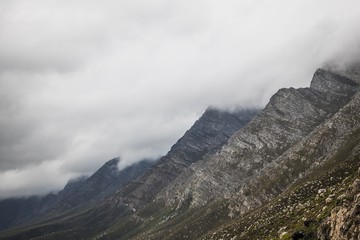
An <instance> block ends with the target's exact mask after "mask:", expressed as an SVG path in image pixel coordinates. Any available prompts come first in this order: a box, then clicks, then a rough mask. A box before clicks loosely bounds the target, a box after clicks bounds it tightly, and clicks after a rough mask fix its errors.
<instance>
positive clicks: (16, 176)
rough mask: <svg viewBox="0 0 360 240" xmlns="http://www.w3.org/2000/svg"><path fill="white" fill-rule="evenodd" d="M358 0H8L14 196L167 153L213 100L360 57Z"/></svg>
mask: <svg viewBox="0 0 360 240" xmlns="http://www.w3.org/2000/svg"><path fill="white" fill-rule="evenodd" d="M359 25H360V2H359V1H357V0H345V1H341V2H339V1H335V0H330V1H329V0H327V1H325V0H320V1H316V2H314V1H310V0H305V1H304V0H296V1H285V0H274V1H264V0H259V1H248V0H241V1H235V0H234V1H232V0H231V1H226V2H224V1H222V2H221V1H215V0H200V1H165V0H155V1H145V0H131V1H115V0H109V1H105V2H104V1H100V0H90V1H89V0H86V1H85V0H75V1H60V0H36V1H25V0H14V1H1V0H0V198H3V197H8V196H20V195H30V194H38V193H45V192H47V191H50V190H54V189H59V188H61V187H62V186H63V185H64V184H65V183H66V181H67V180H68V179H69V178H72V177H76V176H79V175H82V174H90V173H91V172H93V171H94V170H95V169H97V168H98V167H99V166H101V165H102V163H103V162H104V161H106V160H108V159H111V158H113V157H116V156H121V157H122V162H121V166H120V167H123V166H126V165H127V164H130V163H131V162H134V161H138V160H140V159H142V158H145V157H150V158H151V157H152V158H155V157H158V156H160V155H163V154H165V153H166V152H167V151H168V150H169V148H170V146H171V145H172V144H173V143H174V142H175V141H176V140H177V139H178V138H179V137H180V136H181V135H182V134H183V133H184V132H185V130H186V129H188V128H189V127H190V126H191V125H192V123H193V122H194V121H195V120H196V119H197V118H198V117H199V116H200V114H201V113H202V111H203V110H204V109H205V108H206V107H207V106H209V105H212V106H218V107H233V106H235V105H240V106H263V105H264V104H266V102H267V101H268V99H269V97H270V96H271V95H272V94H273V93H274V92H275V91H276V90H277V89H278V88H281V87H289V86H293V87H302V86H308V85H309V81H310V79H311V76H312V74H313V72H314V70H315V69H316V68H317V67H320V66H322V65H324V64H326V63H332V64H333V63H334V62H336V64H337V65H338V66H339V67H342V66H343V65H346V64H348V63H351V62H354V61H358V60H359V59H358V58H359V56H360V54H359V53H360V32H359V31H357V30H358V29H359V27H360V26H359Z"/></svg>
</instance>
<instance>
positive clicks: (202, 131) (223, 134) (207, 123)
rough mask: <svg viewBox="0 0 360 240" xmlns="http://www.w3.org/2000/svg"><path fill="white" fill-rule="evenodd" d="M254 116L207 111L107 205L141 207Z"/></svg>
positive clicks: (251, 111)
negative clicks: (164, 153) (152, 164)
mask: <svg viewBox="0 0 360 240" xmlns="http://www.w3.org/2000/svg"><path fill="white" fill-rule="evenodd" d="M257 112H258V111H257V110H239V111H237V112H233V113H231V112H226V111H219V110H215V109H212V108H209V109H207V110H206V111H205V113H204V114H203V115H202V116H201V118H200V119H199V120H198V121H196V122H195V123H194V125H193V126H192V127H191V128H190V129H189V130H188V131H187V132H186V133H185V134H184V136H183V137H182V138H180V139H179V140H178V141H177V143H175V144H174V145H173V146H172V147H171V149H170V151H169V152H168V153H167V154H166V155H165V156H164V157H162V158H161V159H160V160H159V162H157V164H156V165H154V166H153V167H152V168H151V169H150V170H149V171H147V172H146V173H145V174H144V175H142V176H140V177H139V178H137V179H136V180H135V181H132V182H131V183H129V184H128V185H127V186H125V187H124V189H122V190H121V191H119V193H118V194H116V195H114V196H113V197H112V198H111V199H110V200H109V204H113V203H114V202H115V203H116V204H117V205H122V204H126V205H127V206H130V207H131V208H139V207H143V206H145V205H146V204H148V203H149V202H151V201H152V200H153V199H154V197H155V196H156V195H157V194H158V192H159V191H160V190H161V189H163V188H164V187H165V186H167V185H168V184H169V183H170V182H172V181H173V180H174V179H175V178H176V177H177V176H178V175H179V174H180V173H181V172H182V171H183V170H184V169H186V168H188V167H189V166H190V165H191V164H193V163H195V162H197V161H199V160H201V159H202V158H204V157H205V156H207V155H211V154H214V153H215V152H217V151H219V150H220V149H221V147H222V146H223V145H224V144H225V143H227V141H228V139H229V138H230V137H231V136H232V134H233V133H234V132H236V131H237V130H238V129H240V128H241V127H243V126H245V125H246V124H247V123H248V122H249V121H250V120H251V119H252V118H253V117H254V116H255V115H256V114H257Z"/></svg>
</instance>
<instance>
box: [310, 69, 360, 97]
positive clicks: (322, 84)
mask: <svg viewBox="0 0 360 240" xmlns="http://www.w3.org/2000/svg"><path fill="white" fill-rule="evenodd" d="M356 86H357V83H355V82H354V81H353V80H351V79H350V78H347V77H345V76H341V75H338V74H336V73H333V72H330V71H326V70H324V69H321V68H320V69H317V70H316V72H315V73H314V76H313V79H312V81H311V84H310V88H312V89H315V90H317V91H320V92H332V93H337V94H341V95H346V94H348V93H349V92H354V87H356Z"/></svg>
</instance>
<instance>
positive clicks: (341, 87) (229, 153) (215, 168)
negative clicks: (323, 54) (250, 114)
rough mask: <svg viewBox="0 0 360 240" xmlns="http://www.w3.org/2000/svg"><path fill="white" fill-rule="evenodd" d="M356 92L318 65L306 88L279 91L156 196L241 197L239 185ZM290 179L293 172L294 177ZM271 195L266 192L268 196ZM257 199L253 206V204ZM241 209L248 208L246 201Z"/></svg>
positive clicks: (198, 200)
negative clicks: (224, 142)
mask: <svg viewBox="0 0 360 240" xmlns="http://www.w3.org/2000/svg"><path fill="white" fill-rule="evenodd" d="M356 90H357V84H356V83H354V82H353V81H351V80H350V79H348V78H346V77H343V76H340V75H337V74H335V73H332V72H327V71H324V70H322V69H319V70H317V71H316V73H315V74H314V77H313V80H312V83H311V87H310V88H301V89H294V88H290V89H280V90H279V91H278V92H277V93H276V94H275V95H274V96H273V97H272V98H271V99H270V102H269V103H268V105H267V106H266V107H265V109H264V110H263V111H262V112H261V113H259V114H258V115H257V117H256V118H254V119H253V120H252V121H251V122H250V123H249V124H248V125H246V126H245V127H244V128H242V129H240V130H239V131H237V132H236V133H235V134H234V135H233V136H232V137H231V138H230V140H229V143H228V144H227V145H225V146H224V147H223V148H222V150H221V152H220V153H218V154H216V155H215V156H212V157H209V159H206V160H204V161H199V162H197V163H194V164H193V165H191V166H190V167H189V168H188V169H187V170H186V171H185V172H184V173H183V174H181V175H180V176H179V177H178V179H177V180H176V181H174V183H173V184H171V185H170V186H169V187H168V188H167V189H165V190H164V191H163V193H162V194H161V195H160V196H159V197H158V199H159V200H163V201H165V202H166V203H167V204H168V205H172V204H174V203H178V204H179V206H180V205H181V204H182V202H185V201H187V200H188V199H191V205H192V206H202V205H205V204H206V203H208V202H209V201H211V200H216V199H223V198H225V199H232V198H233V197H234V196H236V195H238V194H241V195H247V194H248V193H247V191H246V189H244V188H243V186H244V184H245V183H246V182H247V181H248V180H249V179H255V178H256V176H258V175H259V174H260V172H261V170H262V169H264V168H265V167H266V166H268V165H269V164H270V163H272V162H273V161H274V160H276V159H277V158H278V157H279V156H281V155H282V154H283V153H285V152H286V151H287V150H288V149H289V148H290V147H292V146H294V145H295V144H296V143H298V142H299V141H301V140H302V139H303V138H304V137H306V136H307V135H308V134H309V133H310V132H311V131H313V130H314V129H315V128H316V127H317V126H319V125H320V124H321V123H323V122H324V121H325V120H326V119H329V118H330V117H331V116H333V114H335V113H336V112H337V111H338V110H339V109H340V108H341V107H342V106H344V105H345V104H346V103H347V102H348V101H349V100H350V99H351V97H352V96H353V95H354V93H355V92H356ZM294 178H295V176H294ZM270 197H271V196H270V195H269V198H270ZM260 203H261V201H260V200H256V201H255V204H256V205H259V204H260ZM243 204H244V205H245V208H248V209H250V206H248V205H249V204H248V203H247V202H245V201H244V202H243Z"/></svg>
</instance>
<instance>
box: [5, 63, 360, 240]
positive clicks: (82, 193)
mask: <svg viewBox="0 0 360 240" xmlns="http://www.w3.org/2000/svg"><path fill="white" fill-rule="evenodd" d="M359 76H360V68H359V67H358V66H357V65H356V66H351V67H348V68H347V69H345V70H341V71H340V70H336V69H331V68H328V69H318V70H316V72H315V73H314V75H313V78H312V80H311V83H310V86H309V87H307V88H299V89H294V88H286V89H285V88H284V89H280V90H278V91H277V92H276V93H275V94H274V95H273V96H272V97H271V99H270V101H269V103H268V104H267V105H266V106H265V107H264V108H263V109H251V108H249V109H238V110H233V111H229V110H220V109H216V108H208V109H207V110H206V111H205V112H204V114H203V115H202V116H201V117H200V118H199V120H197V121H196V122H195V123H194V125H193V126H192V127H191V128H190V129H189V130H188V131H187V132H186V133H185V134H184V135H183V137H182V138H180V139H179V140H178V141H177V142H176V143H175V144H174V145H173V146H172V147H171V149H170V150H169V152H168V153H167V154H166V155H165V156H163V157H161V158H160V159H158V160H156V161H155V160H143V161H140V162H138V163H136V164H134V165H132V166H129V167H127V168H125V169H123V170H121V171H119V170H118V168H117V165H118V162H119V161H121V159H118V158H116V159H113V160H110V161H108V162H106V163H105V164H104V165H103V166H102V167H101V168H100V169H99V170H98V171H97V172H95V173H94V174H93V175H92V176H90V177H82V178H79V179H75V180H72V181H70V182H69V183H68V184H67V185H66V186H65V188H64V189H63V190H62V191H60V192H59V193H57V194H49V195H47V196H44V197H40V196H34V197H29V198H20V199H5V200H2V201H0V213H1V214H0V229H2V231H1V232H0V239H169V240H170V239H171V240H172V239H231V240H235V239H237V240H239V239H243V240H245V239H249V240H250V239H251V240H254V239H261V240H263V239H269V240H270V239H322V240H325V239H360V179H359V178H360V177H359V176H360V172H359V171H358V169H359V167H360V92H359V84H360V77H359Z"/></svg>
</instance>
